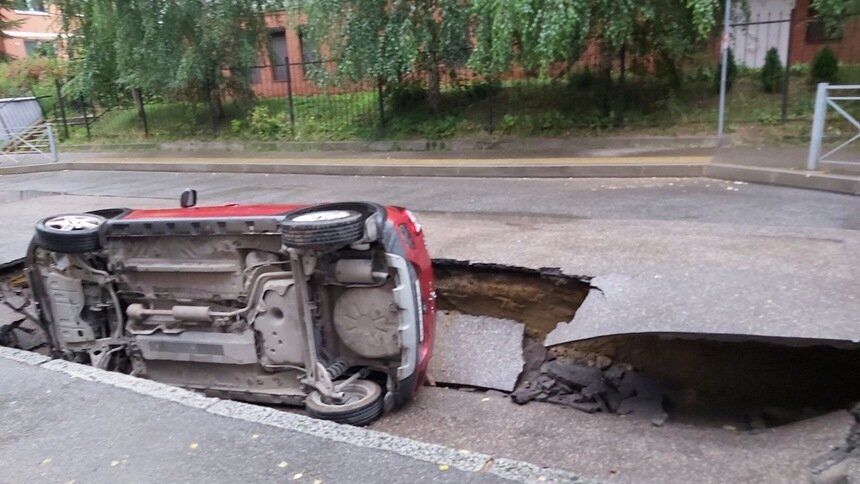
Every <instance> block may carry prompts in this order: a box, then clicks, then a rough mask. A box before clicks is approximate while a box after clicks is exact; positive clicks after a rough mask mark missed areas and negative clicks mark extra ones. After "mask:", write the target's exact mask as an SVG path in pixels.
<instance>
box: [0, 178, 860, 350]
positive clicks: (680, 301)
mask: <svg viewBox="0 0 860 484" xmlns="http://www.w3.org/2000/svg"><path fill="white" fill-rule="evenodd" d="M106 180H109V181H110V183H106ZM187 186H194V187H196V188H197V189H198V190H199V193H200V200H201V203H203V204H206V203H227V202H240V201H241V202H248V203H251V202H254V203H265V202H272V203H275V202H293V201H295V202H308V203H311V202H318V201H322V200H332V201H335V200H349V199H358V200H362V199H364V200H375V201H379V202H383V203H394V204H400V205H405V206H407V207H410V208H412V209H413V210H416V211H419V212H421V214H422V219H423V222H424V224H425V226H426V227H427V234H428V240H429V244H430V249H431V252H432V255H433V256H434V257H442V258H459V259H469V260H474V261H480V262H499V263H507V264H514V265H522V266H528V267H541V266H557V267H561V268H563V269H564V270H565V271H566V272H567V273H569V274H576V275H587V276H592V277H595V278H597V279H596V280H595V281H596V282H595V284H597V285H598V286H600V285H601V284H602V285H603V286H605V287H601V289H604V291H605V292H604V293H603V294H602V295H601V294H600V293H595V292H592V295H590V296H589V297H588V299H587V300H586V304H585V305H584V306H583V308H582V312H581V313H580V314H579V315H578V316H577V317H576V318H575V319H574V321H575V323H576V324H574V325H570V326H569V329H570V331H571V333H570V334H569V335H567V336H565V338H564V339H572V338H576V339H580V338H590V337H595V336H600V335H603V334H615V333H630V332H642V331H648V332H664V331H669V332H713V333H724V334H736V333H739V334H758V335H765V336H791V337H797V338H830V339H840V340H849V341H858V340H859V339H860V333H858V330H857V328H856V322H857V314H860V272H858V268H860V250H858V245H860V198H858V197H852V196H847V195H836V194H829V193H823V192H814V191H806V190H796V189H788V188H779V187H771V186H760V185H751V184H743V183H737V182H722V181H715V180H707V179H663V178H661V179H632V180H628V179H624V180H608V179H560V180H542V179H540V180H539V179H462V178H456V179H451V178H429V179H424V178H415V177H409V178H391V177H335V176H296V175H294V176H289V175H270V176H266V175H236V174H229V175H223V174H216V173H213V174H205V175H194V174H168V173H127V172H126V173H103V172H98V173H93V172H60V173H52V174H38V175H15V176H4V177H2V178H0V193H6V194H7V197H8V196H9V195H8V194H15V193H20V192H26V193H28V194H29V196H30V197H32V196H33V195H34V192H36V191H39V190H41V191H44V192H49V193H51V194H53V193H58V192H59V193H68V194H73V195H74V197H65V196H58V195H52V196H45V197H37V198H29V199H28V200H25V201H18V202H12V203H8V204H3V205H0V225H5V226H7V227H10V228H9V230H7V232H6V235H5V237H7V238H9V239H14V238H15V237H18V239H15V240H18V244H19V245H18V246H20V244H22V243H23V242H24V241H25V240H28V239H29V234H30V232H29V229H27V227H28V224H29V223H32V222H33V221H35V219H36V218H37V217H36V216H35V215H36V214H38V215H42V214H46V213H49V212H51V211H66V210H67V209H68V208H70V207H72V204H73V202H74V203H86V204H89V205H88V206H94V205H96V204H97V203H103V204H104V205H107V206H118V205H119V206H122V205H134V206H138V207H140V206H165V205H171V204H173V203H174V202H172V201H170V200H169V198H173V197H175V196H176V195H177V194H178V193H179V192H180V191H181V189H182V188H184V187H187ZM81 195H83V196H85V198H82V199H79V198H77V197H78V196H81ZM99 195H101V196H105V195H106V196H108V197H113V198H104V199H101V200H99V199H96V198H86V197H93V196H99ZM118 197H130V199H129V198H118ZM134 197H148V199H144V200H134V199H133V198H134ZM153 198H155V200H153ZM75 206H77V205H75ZM25 222H27V223H25ZM25 229H27V233H26V234H25V235H22V234H24V232H23V231H24V230H25ZM9 247H10V249H7V251H10V252H11V255H14V253H15V251H17V250H18V249H17V248H15V247H13V245H12V244H10V245H9ZM8 257H9V256H7V258H8Z"/></svg>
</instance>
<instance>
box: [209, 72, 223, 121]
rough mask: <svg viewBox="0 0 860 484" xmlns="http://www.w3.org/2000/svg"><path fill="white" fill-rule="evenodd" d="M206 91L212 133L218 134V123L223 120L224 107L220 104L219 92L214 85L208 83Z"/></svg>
mask: <svg viewBox="0 0 860 484" xmlns="http://www.w3.org/2000/svg"><path fill="white" fill-rule="evenodd" d="M208 85H209V88H208V89H207V94H208V98H209V99H208V101H209V120H210V121H211V123H212V133H214V134H217V133H218V123H219V122H220V121H221V120H223V119H224V105H223V103H222V102H221V90H220V89H218V88H217V87H216V86H215V85H214V83H209V84H208Z"/></svg>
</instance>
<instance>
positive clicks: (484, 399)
mask: <svg viewBox="0 0 860 484" xmlns="http://www.w3.org/2000/svg"><path fill="white" fill-rule="evenodd" d="M481 401H482V402H489V401H490V397H484V398H482V399H481Z"/></svg>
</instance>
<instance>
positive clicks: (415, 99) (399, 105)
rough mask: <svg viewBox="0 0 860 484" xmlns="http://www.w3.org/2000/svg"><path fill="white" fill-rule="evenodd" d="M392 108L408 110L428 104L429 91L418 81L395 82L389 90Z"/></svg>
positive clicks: (402, 110) (401, 110)
mask: <svg viewBox="0 0 860 484" xmlns="http://www.w3.org/2000/svg"><path fill="white" fill-rule="evenodd" d="M389 95H390V99H391V108H392V109H393V110H394V112H398V113H400V112H406V111H410V110H413V109H415V108H416V107H423V106H425V105H426V104H427V91H426V90H425V89H424V86H423V85H422V84H421V83H420V82H418V81H405V82H401V83H398V84H395V85H394V86H393V87H391V88H390V91H389Z"/></svg>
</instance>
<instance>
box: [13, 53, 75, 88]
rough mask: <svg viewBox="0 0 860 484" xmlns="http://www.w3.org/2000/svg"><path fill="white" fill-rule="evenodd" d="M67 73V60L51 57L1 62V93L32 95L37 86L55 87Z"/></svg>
mask: <svg viewBox="0 0 860 484" xmlns="http://www.w3.org/2000/svg"><path fill="white" fill-rule="evenodd" d="M65 75H66V62H65V61H63V60H61V59H57V58H51V57H41V56H40V57H25V58H23V59H15V60H12V61H10V62H7V63H5V64H0V93H2V95H3V96H20V95H25V94H26V95H30V93H31V92H32V91H33V89H35V88H36V86H40V85H48V86H51V87H53V84H54V81H55V80H59V79H63V78H64V76H65Z"/></svg>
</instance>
